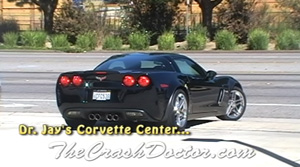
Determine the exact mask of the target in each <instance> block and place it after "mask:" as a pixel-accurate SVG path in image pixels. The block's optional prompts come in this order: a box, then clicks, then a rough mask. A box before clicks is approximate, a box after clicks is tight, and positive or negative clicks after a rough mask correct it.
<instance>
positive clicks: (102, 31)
mask: <svg viewBox="0 0 300 167" xmlns="http://www.w3.org/2000/svg"><path fill="white" fill-rule="evenodd" d="M86 5H88V6H89V7H88V6H87V10H82V8H80V7H78V5H76V4H75V3H74V1H73V0H64V1H62V5H61V7H60V9H59V12H55V15H54V23H53V31H54V32H55V33H57V34H66V35H67V36H68V40H69V42H71V43H72V44H76V39H77V37H78V35H82V34H84V33H86V32H96V34H97V36H98V37H99V36H101V37H102V36H104V35H106V34H107V33H108V32H110V31H111V29H109V26H108V25H109V24H107V20H108V19H107V18H106V17H107V14H103V13H102V14H99V12H98V11H99V10H100V9H103V8H104V7H105V6H102V5H100V6H98V5H97V7H96V6H94V5H93V4H92V3H91V2H88V1H87V3H86ZM101 39H102V38H99V40H101ZM97 43H98V42H97Z"/></svg>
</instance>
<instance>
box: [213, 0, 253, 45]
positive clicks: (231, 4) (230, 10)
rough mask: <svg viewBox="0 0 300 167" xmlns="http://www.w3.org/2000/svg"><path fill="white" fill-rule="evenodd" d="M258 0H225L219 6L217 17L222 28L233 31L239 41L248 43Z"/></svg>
mask: <svg viewBox="0 0 300 167" xmlns="http://www.w3.org/2000/svg"><path fill="white" fill-rule="evenodd" d="M255 7H256V0H243V1H240V0H238V1H237V0H225V3H224V4H222V6H220V7H218V10H217V19H218V24H219V26H220V28H222V29H226V30H228V31H230V32H233V33H234V34H235V35H236V36H237V37H238V42H239V43H246V42H247V38H248V33H249V31H250V30H251V28H252V23H253V21H254V20H255V19H257V18H254V16H255Z"/></svg>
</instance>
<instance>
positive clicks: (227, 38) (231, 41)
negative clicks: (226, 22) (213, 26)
mask: <svg viewBox="0 0 300 167" xmlns="http://www.w3.org/2000/svg"><path fill="white" fill-rule="evenodd" d="M215 41H216V47H217V49H221V50H233V49H235V48H236V45H237V44H236V42H237V38H236V36H235V35H234V34H233V33H232V32H230V31H228V30H221V31H219V32H217V34H216V36H215Z"/></svg>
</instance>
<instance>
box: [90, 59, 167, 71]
mask: <svg viewBox="0 0 300 167" xmlns="http://www.w3.org/2000/svg"><path fill="white" fill-rule="evenodd" d="M95 70H137V71H139V70H142V71H145V70H146V71H147V70H158V71H172V68H171V65H170V63H169V61H168V60H167V59H165V58H163V57H155V56H115V57H112V58H110V59H108V60H106V61H104V62H103V63H101V64H100V65H99V66H98V67H96V68H95Z"/></svg>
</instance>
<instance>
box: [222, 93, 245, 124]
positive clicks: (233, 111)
mask: <svg viewBox="0 0 300 167" xmlns="http://www.w3.org/2000/svg"><path fill="white" fill-rule="evenodd" d="M245 110H246V96H245V94H244V92H243V91H242V90H241V89H240V88H234V89H232V90H231V91H230V96H229V100H228V107H227V110H226V114H225V115H222V116H217V117H218V118H219V119H221V120H232V121H236V120H238V119H240V118H241V117H242V116H243V114H244V113H245Z"/></svg>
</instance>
